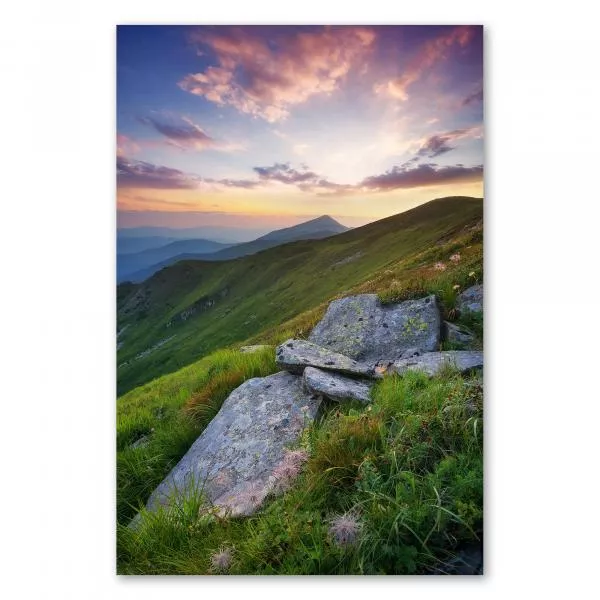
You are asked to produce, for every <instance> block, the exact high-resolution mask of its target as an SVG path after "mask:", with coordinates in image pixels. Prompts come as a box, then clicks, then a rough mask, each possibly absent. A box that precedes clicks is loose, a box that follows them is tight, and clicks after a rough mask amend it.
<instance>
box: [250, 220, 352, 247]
mask: <svg viewBox="0 0 600 600" xmlns="http://www.w3.org/2000/svg"><path fill="white" fill-rule="evenodd" d="M349 229H350V228H349V227H345V226H344V225H342V224H341V223H338V222H337V221H336V220H335V219H333V218H331V217H330V216H329V215H323V216H321V217H317V218H316V219H312V221H306V222H305V223H300V224H299V225H294V226H293V227H286V228H285V229H278V230H276V231H271V232H270V233H267V235H263V236H262V237H261V238H258V240H256V241H260V240H263V241H275V242H289V241H293V240H298V239H303V238H304V239H312V238H313V237H327V235H335V234H336V233H343V232H344V231H348V230H349ZM309 236H310V237H309Z"/></svg>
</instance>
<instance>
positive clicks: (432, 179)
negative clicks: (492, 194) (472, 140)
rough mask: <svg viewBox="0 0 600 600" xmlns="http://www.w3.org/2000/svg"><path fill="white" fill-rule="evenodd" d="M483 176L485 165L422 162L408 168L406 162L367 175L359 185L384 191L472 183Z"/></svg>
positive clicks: (363, 187) (366, 188)
mask: <svg viewBox="0 0 600 600" xmlns="http://www.w3.org/2000/svg"><path fill="white" fill-rule="evenodd" d="M482 177H483V165H476V166H473V167H459V166H458V165H454V166H447V167H438V166H437V165H434V164H422V165H419V166H418V167H414V168H408V167H407V165H406V163H405V164H404V165H401V166H395V167H393V168H392V169H390V170H389V171H386V172H385V173H382V174H381V175H374V176H371V177H367V178H366V179H363V181H361V183H359V184H358V186H357V187H359V188H362V189H363V190H373V191H379V192H384V191H389V190H396V189H410V188H416V187H425V186H428V185H445V184H447V183H470V182H474V181H479V180H480V179H481V178H482Z"/></svg>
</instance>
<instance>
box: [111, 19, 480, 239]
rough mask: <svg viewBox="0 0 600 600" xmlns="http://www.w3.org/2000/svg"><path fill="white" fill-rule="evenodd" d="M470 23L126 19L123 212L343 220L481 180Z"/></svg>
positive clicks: (121, 96)
mask: <svg viewBox="0 0 600 600" xmlns="http://www.w3.org/2000/svg"><path fill="white" fill-rule="evenodd" d="M482 100H483V30H482V28H481V27H479V26H468V27H466V26H435V27H433V26H381V27H373V26H360V27H359V26H336V27H321V26H302V27H299V26H252V27H251V26H242V27H222V26H219V27H208V26H207V27H205V26H202V27H191V26H181V27H174V26H168V27H167V26H120V27H119V28H118V30H117V196H118V204H117V206H118V226H119V227H134V226H147V225H156V226H171V227H195V226H201V225H210V226H212V225H219V226H228V227H231V226H234V227H238V226H239V227H242V226H247V227H264V228H265V229H276V228H278V227H284V226H288V225H292V224H295V223H299V222H301V221H305V220H307V219H310V218H313V217H316V216H319V215H322V214H329V215H332V216H333V217H334V218H336V219H338V220H339V221H340V222H341V223H343V224H345V225H348V226H358V225H362V224H364V223H367V222H370V221H373V220H376V219H380V218H383V217H386V216H389V215H392V214H396V213H399V212H402V211H404V210H407V209H409V208H412V207H413V206H416V205H418V204H421V203H422V202H425V201H427V200H431V199H433V198H437V197H441V196H448V195H469V196H478V197H480V196H482V195H483V102H482Z"/></svg>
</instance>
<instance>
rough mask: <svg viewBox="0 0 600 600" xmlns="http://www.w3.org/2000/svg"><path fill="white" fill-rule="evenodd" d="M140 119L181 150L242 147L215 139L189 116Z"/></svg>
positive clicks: (228, 149)
mask: <svg viewBox="0 0 600 600" xmlns="http://www.w3.org/2000/svg"><path fill="white" fill-rule="evenodd" d="M138 121H140V123H143V124H144V125H148V126H149V127H152V128H153V129H155V130H156V131H158V133H160V134H161V135H163V136H164V137H166V138H167V143H168V144H169V145H171V146H175V147H177V148H180V149H181V150H198V151H202V150H208V149H212V150H220V151H225V152H229V151H233V150H240V149H242V146H241V145H240V144H226V143H224V142H221V141H217V140H215V139H214V138H212V137H211V136H210V135H209V134H208V133H207V132H206V131H204V129H202V127H200V125H198V124H196V123H194V122H193V121H192V120H191V119H190V118H188V117H180V118H179V119H177V120H174V119H171V121H172V122H167V121H166V120H159V119H156V118H154V117H138ZM175 121H177V122H175Z"/></svg>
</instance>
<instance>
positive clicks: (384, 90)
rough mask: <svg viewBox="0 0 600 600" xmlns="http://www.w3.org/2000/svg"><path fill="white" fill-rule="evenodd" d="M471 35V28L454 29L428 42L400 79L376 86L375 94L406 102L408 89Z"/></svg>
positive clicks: (464, 43)
mask: <svg viewBox="0 0 600 600" xmlns="http://www.w3.org/2000/svg"><path fill="white" fill-rule="evenodd" d="M473 33H474V30H473V28H471V27H466V26H465V27H456V28H455V29H453V30H452V31H450V32H449V33H447V34H445V35H442V36H440V37H437V38H435V39H433V40H429V41H428V42H426V43H425V44H424V45H423V46H422V47H421V49H420V50H419V51H418V52H417V54H416V55H415V56H414V57H413V58H412V59H411V60H410V61H409V62H408V64H407V66H406V68H405V69H404V72H403V73H402V75H400V77H397V78H394V79H389V80H388V81H386V82H384V83H379V84H376V85H375V87H374V91H375V93H376V94H379V95H384V96H390V97H392V98H395V99H396V100H401V101H406V100H408V88H409V87H410V86H411V85H412V84H413V83H415V82H416V81H418V80H419V79H421V77H422V76H423V75H424V73H425V72H427V71H428V70H429V69H431V68H432V67H434V66H435V65H436V64H438V63H440V62H442V61H444V60H446V59H447V58H448V55H449V53H450V50H451V49H452V48H453V47H455V46H459V47H464V46H466V45H467V44H468V43H469V42H470V41H471V39H472V37H473Z"/></svg>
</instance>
